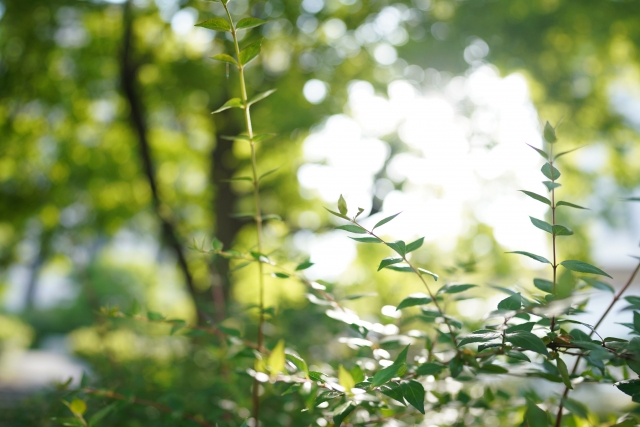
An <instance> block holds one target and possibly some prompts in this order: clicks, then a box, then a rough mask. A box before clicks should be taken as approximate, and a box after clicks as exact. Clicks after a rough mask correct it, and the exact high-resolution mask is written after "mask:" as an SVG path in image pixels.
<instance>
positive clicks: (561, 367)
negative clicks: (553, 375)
mask: <svg viewBox="0 0 640 427" xmlns="http://www.w3.org/2000/svg"><path fill="white" fill-rule="evenodd" d="M556 364H557V365H558V372H560V377H561V378H562V382H563V383H564V385H565V386H566V387H567V388H569V389H573V386H572V385H571V378H570V377H569V369H568V368H567V364H566V363H564V360H562V358H561V357H559V356H558V358H557V359H556Z"/></svg>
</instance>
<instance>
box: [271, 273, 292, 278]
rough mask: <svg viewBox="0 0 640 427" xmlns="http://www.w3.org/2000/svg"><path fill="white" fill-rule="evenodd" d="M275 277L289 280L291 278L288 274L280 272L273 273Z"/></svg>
mask: <svg viewBox="0 0 640 427" xmlns="http://www.w3.org/2000/svg"><path fill="white" fill-rule="evenodd" d="M273 276H274V277H277V278H278V279H288V278H289V277H291V276H289V275H288V274H286V273H280V272H275V273H273Z"/></svg>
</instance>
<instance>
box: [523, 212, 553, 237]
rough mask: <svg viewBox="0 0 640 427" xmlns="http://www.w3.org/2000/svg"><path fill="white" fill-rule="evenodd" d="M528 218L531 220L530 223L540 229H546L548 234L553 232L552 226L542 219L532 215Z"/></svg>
mask: <svg viewBox="0 0 640 427" xmlns="http://www.w3.org/2000/svg"><path fill="white" fill-rule="evenodd" d="M529 219H530V220H531V224H533V225H534V226H536V227H537V228H539V229H540V230H542V231H546V232H547V233H549V234H553V227H552V226H551V224H549V223H548V222H546V221H542V220H540V219H537V218H534V217H532V216H530V217H529Z"/></svg>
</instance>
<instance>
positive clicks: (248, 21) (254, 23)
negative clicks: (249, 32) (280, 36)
mask: <svg viewBox="0 0 640 427" xmlns="http://www.w3.org/2000/svg"><path fill="white" fill-rule="evenodd" d="M266 23H267V21H263V20H262V19H258V18H253V17H249V18H243V19H241V20H239V21H238V23H237V24H236V30H246V29H249V28H254V27H259V26H260V25H264V24H266Z"/></svg>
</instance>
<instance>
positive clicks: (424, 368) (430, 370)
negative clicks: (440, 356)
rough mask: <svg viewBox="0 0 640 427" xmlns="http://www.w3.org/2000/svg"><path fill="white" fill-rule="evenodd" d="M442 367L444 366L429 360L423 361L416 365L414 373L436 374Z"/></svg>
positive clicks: (420, 374)
mask: <svg viewBox="0 0 640 427" xmlns="http://www.w3.org/2000/svg"><path fill="white" fill-rule="evenodd" d="M443 369H444V366H442V365H440V364H438V363H433V362H429V363H424V364H422V365H420V366H418V369H417V370H416V375H418V376H422V375H437V374H439V373H440V372H442V370H443Z"/></svg>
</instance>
